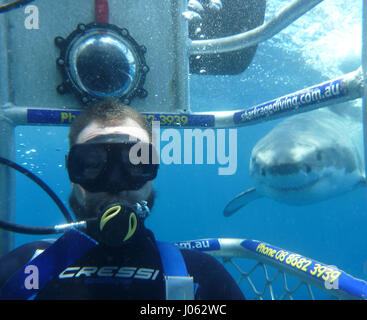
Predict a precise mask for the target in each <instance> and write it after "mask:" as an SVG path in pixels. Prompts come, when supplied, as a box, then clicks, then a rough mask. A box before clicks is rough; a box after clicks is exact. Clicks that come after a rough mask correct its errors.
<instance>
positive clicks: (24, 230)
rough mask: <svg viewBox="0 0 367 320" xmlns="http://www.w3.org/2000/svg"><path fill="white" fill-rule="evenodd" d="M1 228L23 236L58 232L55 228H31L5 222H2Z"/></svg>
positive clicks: (0, 223)
mask: <svg viewBox="0 0 367 320" xmlns="http://www.w3.org/2000/svg"><path fill="white" fill-rule="evenodd" d="M0 228H1V229H4V230H6V231H11V232H16V233H23V234H34V235H36V234H39V235H41V234H55V233H58V231H57V230H56V229H55V227H54V226H51V227H30V226H24V225H21V224H16V223H10V222H6V221H3V220H0Z"/></svg>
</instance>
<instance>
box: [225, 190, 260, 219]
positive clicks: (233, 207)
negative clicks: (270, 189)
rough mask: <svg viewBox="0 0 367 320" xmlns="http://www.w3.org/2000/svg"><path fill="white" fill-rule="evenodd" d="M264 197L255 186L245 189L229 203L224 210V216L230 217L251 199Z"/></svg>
mask: <svg viewBox="0 0 367 320" xmlns="http://www.w3.org/2000/svg"><path fill="white" fill-rule="evenodd" d="M262 197H263V196H262V195H261V194H259V193H258V192H257V191H256V189H255V188H251V189H248V190H246V191H243V192H241V193H240V194H238V195H237V196H236V197H234V198H233V199H232V200H231V201H229V202H228V203H227V205H226V207H225V208H224V210H223V214H224V216H226V217H229V216H231V215H232V214H234V213H235V212H236V211H237V210H239V209H241V208H242V207H244V206H245V205H247V204H248V203H250V202H251V201H254V200H257V199H259V198H262Z"/></svg>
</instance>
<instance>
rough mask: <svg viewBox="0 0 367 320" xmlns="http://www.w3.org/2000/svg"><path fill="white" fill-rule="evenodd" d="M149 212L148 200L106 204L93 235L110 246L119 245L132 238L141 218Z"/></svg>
mask: <svg viewBox="0 0 367 320" xmlns="http://www.w3.org/2000/svg"><path fill="white" fill-rule="evenodd" d="M148 213H149V209H148V207H147V206H146V202H145V201H143V203H142V204H141V203H136V204H135V205H130V204H127V203H124V202H113V203H108V204H107V205H105V206H104V207H103V208H102V209H101V210H100V214H99V217H98V218H97V225H95V226H94V228H93V229H94V232H92V234H93V235H95V238H96V240H97V241H100V242H102V243H104V244H106V245H108V246H112V247H119V246H122V245H123V244H125V243H126V241H128V240H129V239H132V238H133V237H134V235H135V234H136V230H137V229H138V226H139V219H145V218H146V216H147V215H148Z"/></svg>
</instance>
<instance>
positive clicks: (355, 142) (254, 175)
mask: <svg viewBox="0 0 367 320" xmlns="http://www.w3.org/2000/svg"><path fill="white" fill-rule="evenodd" d="M362 131H363V129H362V112H361V107H360V105H356V104H355V103H343V104H339V105H336V106H333V107H329V108H324V109H318V110H315V111H311V112H307V113H302V114H298V115H295V116H292V117H289V118H287V119H286V120H283V121H282V122H280V123H279V124H278V125H276V126H275V127H274V128H273V129H272V130H271V131H270V132H269V133H268V134H267V135H265V136H264V137H263V138H262V139H260V140H259V141H258V142H257V143H256V145H255V147H254V148H253V150H252V153H251V158H250V176H251V180H252V182H253V187H252V188H250V189H248V190H245V191H243V192H242V193H240V194H238V195H237V196H236V197H235V198H234V199H232V200H231V201H230V202H229V203H228V204H227V205H226V207H225V209H224V212H223V213H224V215H225V216H230V215H232V214H234V213H235V212H236V211H238V210H239V209H241V208H242V207H244V206H246V205H247V204H248V203H249V202H251V201H254V200H256V199H259V198H262V197H268V198H271V199H273V200H275V201H278V202H281V203H286V204H289V205H307V204H312V203H316V202H319V201H323V200H327V199H330V198H332V197H336V196H338V195H341V194H344V193H346V192H349V191H351V190H353V189H355V188H357V187H358V186H361V185H362V184H365V174H364V162H363V161H364V159H363V154H364V153H363V152H364V151H363V138H362V137H363V136H362Z"/></svg>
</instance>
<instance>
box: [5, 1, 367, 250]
mask: <svg viewBox="0 0 367 320" xmlns="http://www.w3.org/2000/svg"><path fill="white" fill-rule="evenodd" d="M322 1H323V0H295V1H293V2H292V3H291V4H289V5H288V6H287V7H285V8H284V9H283V10H281V11H280V12H279V13H278V14H276V15H275V17H274V18H273V19H272V20H270V21H269V22H267V23H266V24H264V25H262V26H260V27H258V28H256V29H254V30H251V31H248V32H245V33H242V34H239V35H235V36H231V37H226V38H221V39H215V40H196V41H190V40H189V39H188V32H187V22H185V21H184V19H182V17H181V12H183V11H184V10H186V8H187V5H186V0H181V1H178V2H177V4H175V5H173V4H172V7H171V9H172V15H173V17H174V20H173V21H176V22H177V24H176V26H175V27H176V31H177V32H176V39H175V40H176V41H175V44H174V51H175V52H174V53H175V55H176V66H175V67H176V70H175V84H176V87H175V88H174V89H175V92H176V93H177V98H176V101H175V106H174V110H173V112H171V113H167V112H163V113H159V112H153V113H145V115H146V117H147V119H148V120H162V119H167V116H171V117H170V118H169V119H172V121H166V123H165V124H164V123H162V122H161V126H164V125H166V126H168V127H180V128H181V127H213V128H222V127H226V128H228V127H241V126H246V125H252V124H256V123H259V122H264V121H270V120H273V119H276V118H279V117H286V116H290V115H293V114H295V113H301V112H307V111H311V110H314V109H318V108H323V107H327V106H330V105H331V104H335V103H339V102H344V101H348V100H354V99H357V98H360V97H362V98H363V115H364V118H363V124H364V139H365V140H366V137H367V114H366V111H367V109H366V108H367V102H366V101H367V100H366V99H365V98H366V97H367V91H366V88H365V82H366V77H365V74H366V71H367V50H366V49H367V48H366V44H367V8H366V7H367V5H366V4H365V2H363V39H362V42H363V54H362V60H363V63H362V68H361V69H358V70H356V71H355V72H352V73H350V74H347V75H344V76H342V77H340V78H337V79H334V80H330V81H327V82H324V83H321V84H318V85H315V86H312V87H310V88H306V89H303V90H301V91H297V92H295V93H291V94H289V95H286V96H283V97H280V98H278V99H274V100H272V101H268V102H265V103H262V104H260V105H257V106H253V107H250V108H245V109H241V110H234V111H223V112H205V113H199V112H190V96H189V79H188V78H189V77H188V74H189V70H188V68H189V64H188V58H189V56H190V55H191V54H201V53H217V52H226V51H231V50H237V49H242V48H246V47H248V46H252V45H254V44H258V43H261V42H263V41H265V40H267V39H269V38H271V37H272V36H273V35H275V34H277V33H278V32H280V31H281V30H282V29H284V28H285V27H287V26H288V25H289V24H291V23H292V22H293V21H295V20H296V19H298V18H299V17H301V16H302V15H303V14H305V13H306V12H308V11H309V10H311V9H312V8H313V7H315V6H316V5H317V4H319V3H321V2H322ZM172 3H176V2H175V1H173V2H172ZM0 24H1V29H0V41H1V43H2V44H7V28H6V27H7V19H6V17H5V16H1V17H0ZM0 65H1V66H4V65H5V66H8V64H7V48H6V45H5V46H1V47H0ZM330 86H338V92H337V93H338V94H333V95H332V96H328V95H327V92H326V91H327V88H331V87H330ZM9 88H10V84H9V76H8V70H6V71H5V72H1V73H0V132H1V135H0V146H1V148H0V155H1V156H3V157H5V158H9V159H14V128H15V126H17V125H42V124H47V125H69V124H70V123H71V122H72V120H73V118H74V117H75V116H76V115H77V114H78V113H79V112H81V109H72V108H70V109H68V108H64V109H60V108H59V109H57V108H45V107H42V106H41V107H40V108H35V107H27V106H15V105H13V104H12V103H11V101H12V99H11V96H10V95H11V94H10V89H9ZM315 92H316V96H315V97H316V98H317V99H316V98H315V99H311V100H310V101H307V100H309V99H304V101H301V100H302V97H303V98H304V97H306V95H308V96H311V97H312V94H313V93H315ZM319 93H320V94H321V96H317V95H318V94H319ZM319 98H320V99H319ZM292 101H298V103H294V104H292ZM170 108H172V106H167V109H166V110H172V109H170ZM183 120H184V121H183ZM365 158H366V159H367V148H366V143H365ZM0 191H1V195H0V219H4V220H13V218H14V204H15V196H14V174H13V173H11V172H10V171H9V169H6V168H5V169H4V168H2V169H1V171H0ZM11 247H12V241H11V240H10V238H9V236H7V235H4V234H3V233H2V232H1V231H0V255H2V254H4V253H5V252H7V251H9V250H10V249H11Z"/></svg>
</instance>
